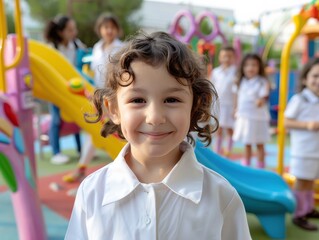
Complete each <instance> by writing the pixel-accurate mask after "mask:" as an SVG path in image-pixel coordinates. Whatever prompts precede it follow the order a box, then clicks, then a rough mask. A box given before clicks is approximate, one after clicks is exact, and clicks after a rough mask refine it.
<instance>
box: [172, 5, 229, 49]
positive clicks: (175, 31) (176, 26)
mask: <svg viewBox="0 0 319 240" xmlns="http://www.w3.org/2000/svg"><path fill="white" fill-rule="evenodd" d="M183 17H185V18H188V20H189V21H190V26H189V29H188V31H186V33H185V34H184V35H182V34H181V31H180V21H181V19H182V18H183ZM205 18H208V19H210V20H211V21H212V24H213V29H212V31H211V33H210V34H208V35H205V34H203V33H202V32H201V31H200V24H201V22H202V21H203V20H204V19H205ZM169 33H170V34H172V35H173V36H174V37H176V39H178V40H180V41H181V42H185V43H189V42H190V41H191V39H192V38H193V37H194V36H197V37H198V38H199V39H204V40H205V42H210V41H213V40H214V39H215V38H216V37H218V36H220V37H221V38H222V41H223V43H224V44H226V43H227V39H226V37H225V36H224V34H223V33H222V31H221V29H220V26H219V22H218V18H217V16H215V15H214V14H213V13H212V12H209V11H204V12H202V13H200V14H199V15H198V16H197V17H196V18H195V17H194V16H193V14H192V12H191V11H189V10H181V11H179V12H178V13H177V14H176V16H175V18H174V20H173V23H172V25H171V27H170V29H169Z"/></svg>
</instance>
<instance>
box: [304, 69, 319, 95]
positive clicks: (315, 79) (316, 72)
mask: <svg viewBox="0 0 319 240" xmlns="http://www.w3.org/2000/svg"><path fill="white" fill-rule="evenodd" d="M303 84H305V86H306V87H307V88H308V89H309V90H310V91H312V92H313V93H314V94H316V95H317V96H319V64H316V65H314V66H313V67H312V68H311V69H310V71H309V72H308V74H307V77H306V79H305V80H304V81H303Z"/></svg>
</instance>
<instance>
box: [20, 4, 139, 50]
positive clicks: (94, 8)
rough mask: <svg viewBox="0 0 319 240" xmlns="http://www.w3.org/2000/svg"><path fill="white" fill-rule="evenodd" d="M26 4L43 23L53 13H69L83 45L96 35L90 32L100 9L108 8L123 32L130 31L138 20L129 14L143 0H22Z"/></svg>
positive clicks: (127, 32)
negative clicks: (117, 20) (117, 19)
mask: <svg viewBox="0 0 319 240" xmlns="http://www.w3.org/2000/svg"><path fill="white" fill-rule="evenodd" d="M26 2H27V3H28V4H29V6H30V12H31V15H32V16H33V17H34V18H35V19H37V20H39V21H41V22H43V23H46V22H48V21H49V20H50V19H52V18H53V17H54V16H56V15H57V14H66V15H68V16H70V17H72V18H73V19H74V20H75V21H76V23H77V26H78V29H79V36H78V37H79V38H80V39H81V40H82V41H83V42H84V43H85V44H86V45H87V46H92V45H93V44H94V43H95V42H96V41H97V40H98V37H97V36H96V34H95V33H94V25H95V21H96V19H97V17H98V16H99V15H100V14H101V13H103V12H112V13H113V14H115V15H116V16H117V17H118V18H119V21H120V24H121V26H122V28H123V33H124V36H123V37H125V36H127V35H130V34H132V33H134V32H135V31H136V30H137V29H138V27H139V25H138V24H139V22H138V21H137V20H133V19H132V18H131V15H132V13H134V11H136V10H138V9H139V8H140V7H141V5H142V2H143V0H130V1H127V0H67V1H65V0H50V1H43V0H26Z"/></svg>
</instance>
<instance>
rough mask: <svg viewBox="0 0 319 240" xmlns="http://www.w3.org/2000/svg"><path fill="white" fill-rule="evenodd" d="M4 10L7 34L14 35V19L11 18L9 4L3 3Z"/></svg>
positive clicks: (11, 13) (11, 12)
mask: <svg viewBox="0 0 319 240" xmlns="http://www.w3.org/2000/svg"><path fill="white" fill-rule="evenodd" d="M4 7H5V9H6V13H5V14H6V20H7V31H8V33H14V32H15V30H14V17H13V11H12V8H10V6H9V4H8V3H7V2H5V5H4Z"/></svg>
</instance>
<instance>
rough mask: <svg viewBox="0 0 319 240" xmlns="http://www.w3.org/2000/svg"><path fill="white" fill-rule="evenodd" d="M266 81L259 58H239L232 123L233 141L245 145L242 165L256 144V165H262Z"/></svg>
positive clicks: (266, 137)
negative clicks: (235, 107)
mask: <svg viewBox="0 0 319 240" xmlns="http://www.w3.org/2000/svg"><path fill="white" fill-rule="evenodd" d="M269 90H270V84H269V81H268V80H267V78H266V75H265V71H264V66H263V62H262V60H261V58H260V57H259V56H258V55H257V54H247V55H246V56H245V57H244V58H243V59H242V61H241V64H240V68H239V74H238V80H237V83H236V85H235V87H234V91H235V92H236V93H237V109H236V114H235V117H236V122H235V129H234V135H233V140H234V141H241V142H242V143H244V144H245V157H244V160H243V164H244V165H246V166H248V165H250V161H251V156H252V145H256V146H257V159H258V162H257V167H259V168H264V167H265V150H264V144H265V143H266V142H267V141H269V139H270V135H269V120H270V115H269V111H268V106H267V99H268V96H269Z"/></svg>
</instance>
